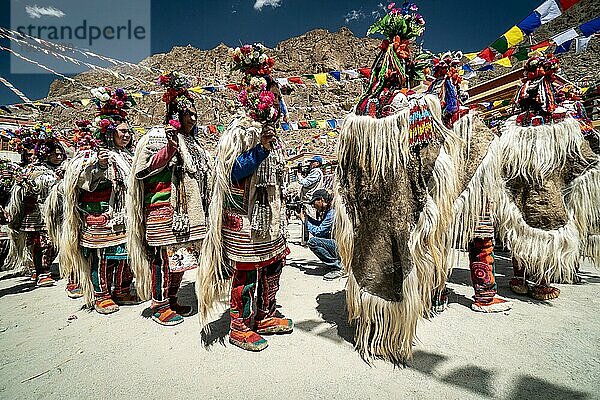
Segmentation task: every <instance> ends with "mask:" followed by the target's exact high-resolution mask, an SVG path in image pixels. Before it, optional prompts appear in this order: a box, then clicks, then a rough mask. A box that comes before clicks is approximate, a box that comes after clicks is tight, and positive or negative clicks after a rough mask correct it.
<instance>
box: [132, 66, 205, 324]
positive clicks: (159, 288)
mask: <svg viewBox="0 0 600 400" xmlns="http://www.w3.org/2000/svg"><path fill="white" fill-rule="evenodd" d="M159 84H160V85H162V86H163V87H165V88H166V93H165V94H164V96H163V101H164V102H165V103H166V115H165V126H166V127H165V128H157V129H152V130H150V132H148V133H147V134H146V135H144V136H143V137H142V139H141V140H140V142H139V143H138V145H137V148H136V152H135V157H134V161H133V174H132V176H131V179H130V188H129V194H128V199H127V201H128V206H127V207H128V208H127V209H128V212H127V214H128V232H127V234H128V238H129V239H128V243H129V246H130V256H131V262H132V266H133V269H134V273H135V277H136V287H137V289H138V294H139V295H140V296H141V297H142V298H143V299H148V298H150V297H151V298H152V309H153V314H152V319H153V320H154V321H156V322H157V323H159V324H161V325H176V324H179V323H181V322H183V317H184V316H189V315H190V314H191V312H192V308H191V307H190V306H185V305H181V304H179V303H178V302H177V292H178V290H179V286H180V285H181V281H182V279H183V273H184V272H185V271H186V270H189V269H193V268H196V267H197V265H198V256H199V254H200V251H201V248H202V240H203V239H204V237H205V235H206V212H207V206H208V201H209V188H208V178H209V175H210V173H211V162H212V161H211V157H210V155H209V153H208V152H207V151H206V150H204V148H203V147H202V144H201V142H200V139H199V134H198V126H197V123H196V122H197V114H196V107H195V105H194V99H193V97H192V94H191V93H190V92H189V91H188V88H189V87H190V86H191V81H190V80H189V78H188V77H186V76H184V75H182V74H179V73H175V72H173V73H169V74H164V75H162V76H160V78H159Z"/></svg>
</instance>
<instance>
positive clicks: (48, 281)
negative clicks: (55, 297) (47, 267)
mask: <svg viewBox="0 0 600 400" xmlns="http://www.w3.org/2000/svg"><path fill="white" fill-rule="evenodd" d="M55 283H56V281H55V280H54V279H52V277H51V276H50V274H40V275H39V276H38V279H37V283H36V286H37V287H45V286H54V284H55Z"/></svg>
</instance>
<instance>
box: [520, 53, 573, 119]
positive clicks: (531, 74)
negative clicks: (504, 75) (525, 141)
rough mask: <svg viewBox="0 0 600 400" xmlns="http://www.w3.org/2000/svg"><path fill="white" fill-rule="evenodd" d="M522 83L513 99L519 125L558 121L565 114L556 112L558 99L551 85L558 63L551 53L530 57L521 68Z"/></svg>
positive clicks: (558, 68)
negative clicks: (522, 71) (522, 70)
mask: <svg viewBox="0 0 600 400" xmlns="http://www.w3.org/2000/svg"><path fill="white" fill-rule="evenodd" d="M523 69H524V70H525V72H524V75H525V76H524V77H523V84H522V85H521V87H520V88H519V90H518V91H517V94H516V96H515V106H514V109H513V112H514V113H515V114H518V115H517V123H518V124H519V125H522V126H530V125H533V126H537V125H541V124H544V123H549V122H551V121H553V120H554V121H556V120H561V119H562V118H564V117H565V114H566V113H565V112H562V111H561V110H559V109H558V103H559V99H558V98H557V93H556V90H555V88H554V85H553V82H554V81H555V80H556V76H555V74H556V72H558V71H559V70H560V64H559V61H558V59H557V58H556V57H555V56H554V54H547V55H546V56H533V57H531V58H529V60H527V61H526V62H525V64H524V65H523Z"/></svg>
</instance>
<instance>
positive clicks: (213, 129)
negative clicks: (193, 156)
mask: <svg viewBox="0 0 600 400" xmlns="http://www.w3.org/2000/svg"><path fill="white" fill-rule="evenodd" d="M208 130H209V131H210V133H217V127H216V126H215V125H209V126H208Z"/></svg>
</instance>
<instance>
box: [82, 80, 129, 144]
mask: <svg viewBox="0 0 600 400" xmlns="http://www.w3.org/2000/svg"><path fill="white" fill-rule="evenodd" d="M91 92H92V95H93V96H94V98H93V99H92V101H93V102H94V103H95V104H96V108H97V112H96V118H94V121H93V123H92V126H93V127H94V128H95V131H94V134H93V139H95V140H97V141H99V142H102V143H104V144H105V145H106V146H108V147H112V146H113V145H114V143H113V135H114V132H115V130H116V129H117V126H118V125H119V124H120V123H122V122H123V121H125V118H126V117H127V111H126V110H128V109H129V108H131V107H133V106H135V104H136V103H135V100H134V99H133V98H132V97H131V96H128V95H127V93H126V92H125V90H124V89H122V88H118V89H114V90H113V89H112V88H109V87H98V88H96V89H92V91H91ZM96 144H98V143H96Z"/></svg>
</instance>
